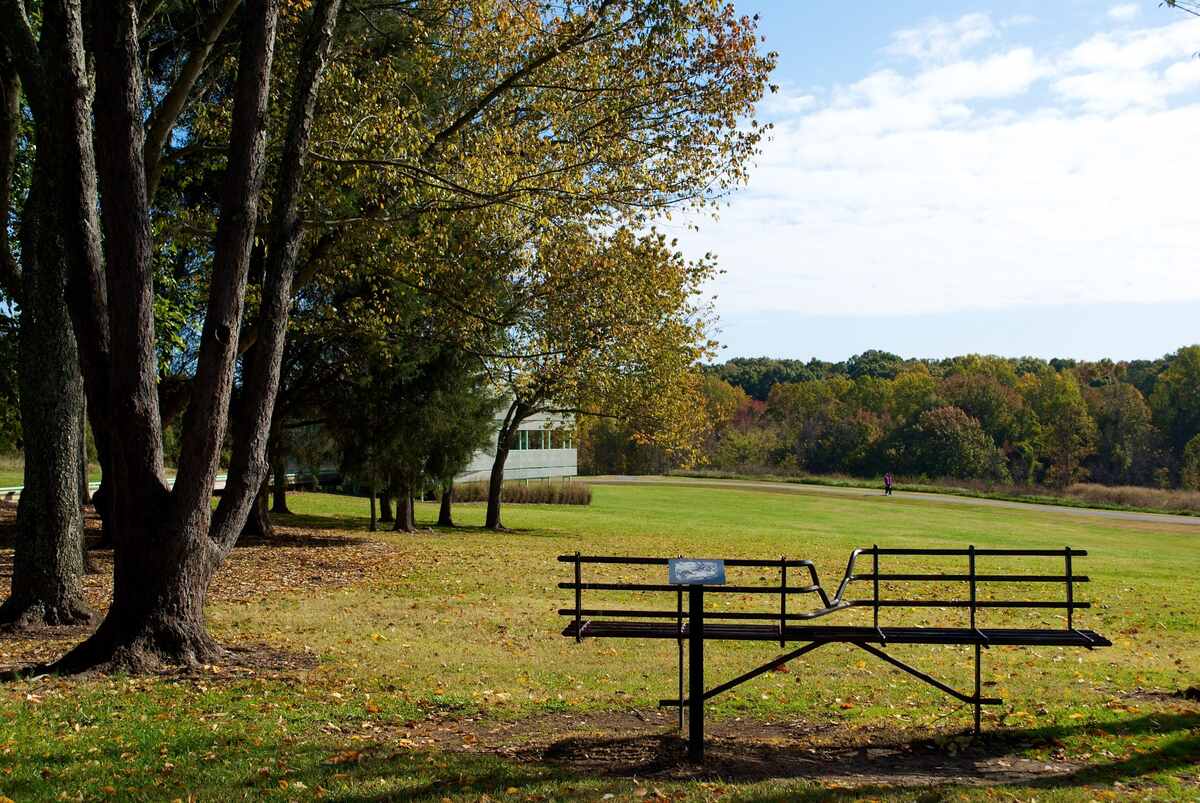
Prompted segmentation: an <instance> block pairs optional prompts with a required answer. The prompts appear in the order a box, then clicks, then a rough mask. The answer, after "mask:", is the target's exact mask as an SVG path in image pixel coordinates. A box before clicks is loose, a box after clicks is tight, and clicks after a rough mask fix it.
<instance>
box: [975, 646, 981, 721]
mask: <svg viewBox="0 0 1200 803" xmlns="http://www.w3.org/2000/svg"><path fill="white" fill-rule="evenodd" d="M982 649H983V648H982V647H981V646H980V645H978V644H976V645H975V735H976V736H978V735H979V725H980V719H981V707H982V706H981V704H980V702H979V700H980V697H981V694H980V693H981V690H982V686H983V684H982V683H980V676H979V673H980V668H979V661H980V655H981V652H982Z"/></svg>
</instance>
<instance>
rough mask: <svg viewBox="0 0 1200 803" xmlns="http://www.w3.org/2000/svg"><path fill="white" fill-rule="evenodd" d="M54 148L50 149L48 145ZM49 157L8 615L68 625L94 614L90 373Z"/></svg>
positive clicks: (29, 243)
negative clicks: (84, 492) (88, 590)
mask: <svg viewBox="0 0 1200 803" xmlns="http://www.w3.org/2000/svg"><path fill="white" fill-rule="evenodd" d="M47 150H48V149H47ZM48 158H49V153H47V154H46V155H45V156H43V157H40V158H39V160H38V161H39V163H40V164H38V166H37V167H36V168H35V177H34V182H35V183H36V184H37V187H36V189H35V190H34V193H33V196H34V197H32V198H31V199H30V200H29V204H28V206H27V208H26V210H25V220H24V221H23V226H22V229H23V230H22V246H23V247H22V249H21V250H22V268H23V271H22V278H23V288H22V294H21V319H20V332H19V336H20V357H19V367H18V370H19V372H20V373H19V382H20V396H21V429H22V433H23V436H24V441H25V479H24V487H23V488H22V489H21V498H20V501H19V502H18V505H17V540H16V548H15V551H14V555H13V573H12V586H11V592H10V595H9V598H8V600H7V601H6V602H5V603H4V604H3V606H0V622H5V623H9V624H14V625H16V626H19V627H20V626H33V625H40V624H49V625H67V624H76V623H79V622H87V621H90V620H91V618H92V612H91V610H90V609H89V608H88V605H87V602H86V600H85V599H84V596H83V568H84V561H83V549H84V544H83V513H82V509H81V508H80V505H79V472H80V467H79V453H80V444H81V441H82V439H83V431H82V429H81V428H80V418H79V411H80V409H81V406H82V403H83V378H82V376H81V375H80V373H79V355H78V352H77V350H76V344H75V334H74V331H73V329H72V328H71V320H70V316H69V315H68V312H67V306H66V301H65V296H64V287H65V283H66V273H67V271H66V267H67V266H66V258H65V255H64V254H63V252H62V247H61V240H60V235H59V226H58V224H57V222H56V215H57V208H58V201H57V197H56V196H57V193H56V191H55V190H56V185H55V184H54V183H53V180H52V174H51V170H52V167H51V166H50V165H47V164H46V163H45V161H44V160H45V159H48Z"/></svg>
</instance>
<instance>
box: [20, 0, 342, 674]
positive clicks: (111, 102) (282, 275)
mask: <svg viewBox="0 0 1200 803" xmlns="http://www.w3.org/2000/svg"><path fill="white" fill-rule="evenodd" d="M56 3H57V4H60V5H63V6H64V7H65V8H68V9H74V11H75V13H76V15H77V14H78V5H77V4H76V5H71V4H68V3H66V0H56ZM5 5H6V4H0V9H3V8H4V7H5ZM43 5H44V6H46V5H51V3H49V2H47V3H44V4H43ZM241 7H242V14H241V22H240V26H239V30H240V32H241V40H242V41H241V49H240V54H239V58H238V74H237V79H236V83H235V85H234V88H233V97H234V101H233V112H232V117H231V125H230V134H229V153H228V161H227V166H226V169H225V178H224V187H223V188H222V192H221V203H220V214H219V218H218V222H217V233H216V237H215V241H214V247H213V255H214V256H213V266H212V278H211V280H210V289H209V298H208V308H207V310H206V313H205V323H204V330H203V332H202V334H201V338H200V352H199V357H198V359H197V369H196V382H195V392H194V394H193V398H192V399H191V402H190V404H189V407H188V412H187V415H186V418H185V420H184V422H183V445H182V450H181V460H180V465H179V472H178V475H177V482H176V485H175V487H174V489H173V490H168V489H167V487H166V484H165V482H164V480H163V468H162V422H161V418H160V415H159V410H158V398H157V392H156V384H157V360H156V355H155V350H154V326H153V307H152V301H153V264H152V255H153V241H152V238H151V236H150V227H149V203H148V199H147V197H146V175H145V166H144V164H143V162H142V155H143V154H142V147H141V146H142V128H143V122H144V116H145V115H144V104H143V102H142V101H143V98H142V95H141V93H142V79H141V74H140V67H139V59H140V47H139V41H138V31H137V2H136V0H123V1H122V2H119V3H112V4H110V5H109V6H107V7H106V8H105V13H103V14H98V15H96V21H95V25H94V28H93V40H94V41H95V43H96V64H97V81H96V86H97V90H96V91H97V102H96V103H95V118H96V121H97V136H96V138H95V140H96V142H97V143H98V145H99V148H100V150H99V151H98V155H99V156H101V158H98V159H97V163H98V164H99V166H100V168H101V169H100V177H101V186H102V188H103V192H102V199H103V203H102V207H101V211H102V220H103V222H104V227H105V240H104V242H105V252H106V260H105V270H103V271H101V270H100V268H99V263H97V265H96V266H94V267H93V269H92V270H91V271H90V273H89V272H87V271H83V270H81V277H80V282H81V283H86V284H88V286H89V287H90V288H93V289H95V288H99V290H98V291H97V292H100V291H102V294H101V295H100V296H96V297H98V298H99V299H100V303H98V304H97V305H96V306H95V308H94V309H93V310H89V309H88V308H87V307H86V306H85V305H82V304H72V312H73V313H74V314H75V315H76V317H77V320H76V326H77V327H78V328H79V329H81V330H91V329H96V330H98V331H107V333H108V337H109V340H110V347H111V351H112V352H113V353H115V354H119V355H120V356H121V359H119V360H105V359H104V355H102V354H99V355H97V354H92V353H91V352H89V357H88V361H87V362H88V367H87V370H85V377H86V378H87V382H88V386H89V390H88V393H89V401H90V402H91V404H92V405H93V407H95V405H96V404H97V400H103V403H104V404H106V405H107V406H106V407H105V408H104V409H103V411H102V414H103V416H105V417H106V418H104V419H102V420H107V421H108V422H109V425H110V428H111V433H112V436H111V446H112V452H113V455H112V466H113V468H114V470H113V471H112V477H113V484H112V499H113V525H114V535H115V542H116V543H115V553H114V555H115V561H114V577H113V580H114V585H113V602H112V606H111V607H110V609H109V613H108V616H107V617H106V618H105V620H104V622H102V623H101V625H100V627H99V628H98V629H97V631H96V632H95V633H94V634H93V636H92V637H91V638H89V639H88V640H87V641H85V642H84V643H83V644H81V645H79V646H78V647H76V648H75V649H74V650H72V651H71V652H69V653H68V654H67V655H66V656H64V658H63V659H61V661H60V662H58V663H57V664H56V665H55V666H54V667H53V668H54V669H56V670H60V671H81V670H84V669H89V668H96V667H103V668H115V667H119V668H124V669H132V670H142V669H149V668H153V667H155V666H157V665H159V664H162V663H171V664H188V665H194V664H197V663H208V662H211V661H213V660H217V659H219V658H221V657H222V654H223V653H222V650H221V649H220V648H219V647H218V646H217V645H216V643H215V642H214V641H213V639H212V637H211V636H210V635H209V633H208V631H207V628H206V626H205V622H204V600H205V597H206V595H207V591H208V586H209V582H210V581H211V579H212V575H213V572H215V571H216V569H217V567H219V566H220V564H221V562H222V561H223V560H224V557H225V556H226V555H227V554H228V551H229V550H230V549H231V548H232V546H233V544H234V542H235V541H236V538H237V535H238V534H239V533H240V531H241V529H242V526H243V525H244V524H245V521H246V518H247V516H248V515H249V512H250V509H251V507H252V506H253V504H254V496H255V494H257V493H258V492H259V491H260V490H261V488H262V484H263V482H264V480H266V478H267V471H268V465H267V463H268V458H267V441H268V437H269V430H270V420H271V413H272V411H273V409H274V405H275V398H276V393H277V391H278V386H279V374H280V360H281V355H282V347H283V342H284V337H285V333H286V329H287V320H288V307H289V302H290V297H291V279H292V275H293V274H294V270H295V252H296V249H297V248H298V247H299V242H300V236H301V232H302V231H303V226H302V225H301V223H300V221H299V212H298V209H299V197H300V196H299V189H300V179H301V176H302V173H303V169H304V162H305V157H306V155H307V149H308V139H309V132H310V131H311V125H312V119H313V114H314V108H315V102H316V100H315V98H316V92H317V87H318V86H319V84H320V80H321V76H322V74H323V72H324V67H325V63H326V60H327V57H328V54H329V48H330V44H331V41H332V36H333V30H334V26H335V23H336V19H337V14H338V9H339V7H340V2H339V0H317V2H316V3H315V5H314V10H313V15H312V23H311V25H310V27H309V31H308V36H307V38H306V40H305V42H304V46H303V48H302V51H301V54H300V61H299V70H298V76H297V81H296V85H295V87H294V88H293V92H292V100H293V105H292V109H291V115H290V117H289V123H288V130H287V134H286V136H285V138H284V147H283V157H282V161H281V164H280V167H279V179H278V181H277V189H278V197H277V198H276V202H275V203H274V204H272V217H273V221H272V226H271V228H272V247H271V249H270V251H271V257H270V264H269V265H268V270H267V277H266V281H265V283H264V287H263V294H262V299H261V301H260V306H259V324H260V339H259V342H258V344H257V346H258V348H256V349H255V353H254V354H248V355H247V358H246V359H245V360H244V361H243V371H242V398H243V404H242V406H241V411H240V412H239V415H238V417H237V420H236V421H235V437H234V439H233V444H234V446H233V455H232V458H231V461H230V472H229V478H228V480H227V482H226V489H225V493H224V494H223V495H222V497H221V500H220V502H219V504H218V505H217V509H216V511H215V512H214V511H213V509H212V504H211V500H212V497H211V494H212V481H213V478H214V476H215V473H216V470H217V465H218V460H219V457H220V452H221V447H222V445H223V443H224V435H225V422H226V420H227V419H228V417H229V396H230V392H231V390H232V386H233V373H234V371H233V369H234V363H235V361H236V359H237V356H238V354H237V346H236V341H237V332H238V331H239V329H240V328H241V325H242V323H243V321H242V312H243V308H244V301H245V289H246V277H247V270H248V261H249V250H250V244H251V241H252V239H253V237H254V231H255V228H256V226H257V221H258V211H259V210H258V194H259V190H260V188H261V183H262V181H261V179H262V172H263V170H262V168H263V163H264V154H265V144H266V139H267V137H266V133H267V132H266V131H265V126H266V121H267V120H268V117H269V116H268V114H267V108H266V106H267V98H268V96H269V89H270V73H271V64H272V60H273V57H274V50H275V26H276V22H277V19H278V16H279V3H278V0H246V2H245V3H243V4H241ZM6 36H7V31H6ZM76 41H77V42H82V35H81V33H80V34H78V35H77V36H76ZM98 279H99V281H97V280H98ZM110 301H111V304H112V306H113V308H114V310H113V314H109V310H108V305H109V302H110ZM101 320H103V322H104V323H105V324H106V325H105V326H99V325H98V323H99V322H101ZM98 447H99V444H98ZM102 465H104V463H103V457H102ZM105 469H106V471H107V466H105Z"/></svg>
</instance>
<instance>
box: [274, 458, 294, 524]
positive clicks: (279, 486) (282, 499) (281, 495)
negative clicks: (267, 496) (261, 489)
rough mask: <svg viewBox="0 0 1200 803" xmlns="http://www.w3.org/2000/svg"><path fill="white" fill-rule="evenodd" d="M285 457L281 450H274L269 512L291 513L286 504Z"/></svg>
mask: <svg viewBox="0 0 1200 803" xmlns="http://www.w3.org/2000/svg"><path fill="white" fill-rule="evenodd" d="M286 458H287V456H286V454H285V453H284V451H283V449H276V450H275V454H274V457H273V459H272V461H271V478H272V481H273V483H272V486H271V512H272V513H291V512H292V511H291V510H289V509H288V503H287V459H286Z"/></svg>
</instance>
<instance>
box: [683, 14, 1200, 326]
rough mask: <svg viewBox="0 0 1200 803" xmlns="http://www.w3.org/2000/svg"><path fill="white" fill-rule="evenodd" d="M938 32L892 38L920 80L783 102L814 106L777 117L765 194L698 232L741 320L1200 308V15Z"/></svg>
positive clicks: (910, 77) (759, 177)
mask: <svg viewBox="0 0 1200 803" xmlns="http://www.w3.org/2000/svg"><path fill="white" fill-rule="evenodd" d="M973 16H977V15H973ZM938 25H939V26H942V27H940V28H938V31H943V30H945V31H960V32H961V31H970V30H983V29H984V27H983V26H981V25H980V24H979V23H978V21H975V22H970V23H963V22H962V21H961V20H960V21H958V22H957V23H938ZM922 30H925V31H927V33H926V35H924V38H921V37H919V36H916V35H915V34H914V35H911V36H909V35H907V32H906V35H905V36H898V37H897V39H896V40H894V42H904V43H906V46H910V45H911V47H910V50H911V51H912V52H911V54H910V55H912V56H913V58H916V59H918V61H917V63H915V64H914V65H913V67H912V68H911V69H908V70H901V69H898V68H894V69H887V70H879V71H876V72H873V73H870V74H868V75H866V76H864V77H862V78H861V79H860V80H858V81H855V82H854V83H851V84H849V85H846V86H842V87H839V88H835V89H834V90H831V91H830V92H828V93H820V94H818V95H813V94H811V93H800V92H794V91H785V93H784V94H785V96H786V97H783V98H780V99H779V100H777V101H775V108H778V109H785V108H788V107H789V106H790V105H794V106H795V108H796V109H797V111H794V112H790V113H784V114H780V115H779V116H778V117H775V118H774V119H775V122H776V130H775V138H774V140H773V141H771V142H769V143H767V145H766V146H765V149H764V153H763V157H762V159H761V161H760V165H759V167H758V168H757V169H756V171H755V173H754V175H753V177H752V180H751V183H750V188H749V190H748V191H745V192H743V193H741V194H739V195H737V196H735V197H734V198H733V200H732V203H731V205H730V207H729V208H728V209H726V210H724V211H723V212H722V216H721V220H720V222H719V223H716V224H712V223H704V224H702V226H701V231H700V232H699V233H698V234H688V235H686V236H685V237H684V243H685V246H686V247H687V249H688V250H689V251H691V252H693V253H696V254H699V253H703V252H705V251H714V252H716V253H718V254H719V256H720V259H721V264H722V266H723V267H725V268H726V269H727V271H728V273H727V274H726V275H725V276H724V277H722V278H721V279H720V280H719V281H718V282H717V284H716V286H715V288H714V289H715V290H716V291H717V292H718V293H719V295H720V298H721V302H720V303H721V308H722V309H723V310H725V311H726V312H729V313H731V314H736V313H742V312H753V311H764V310H776V311H795V312H799V313H805V314H829V315H854V314H864V315H865V314H898V313H919V312H934V311H949V310H962V309H978V308H1003V307H1009V306H1014V305H1026V304H1049V303H1071V302H1076V303H1098V302H1145V303H1155V302H1162V301H1181V300H1186V299H1200V271H1197V270H1195V267H1194V261H1195V260H1194V253H1195V231H1196V218H1195V211H1194V210H1195V205H1194V202H1193V199H1192V197H1191V196H1192V195H1193V187H1194V184H1195V182H1194V180H1193V178H1192V177H1194V176H1196V175H1200V149H1195V148H1190V147H1188V144H1187V143H1188V142H1190V139H1191V138H1192V132H1195V131H1200V60H1197V59H1194V58H1192V57H1191V53H1192V52H1193V51H1195V50H1196V49H1197V48H1200V22H1190V21H1183V22H1176V23H1173V24H1171V25H1167V26H1162V27H1159V28H1152V29H1146V30H1139V31H1130V32H1128V33H1125V34H1119V35H1118V34H1108V35H1105V36H1097V37H1091V38H1089V39H1088V40H1086V41H1084V42H1080V43H1079V44H1078V45H1077V46H1074V47H1070V48H1067V49H1065V50H1063V51H1061V52H1038V51H1036V50H1034V49H1033V48H1031V47H1012V46H1009V47H1006V48H1005V47H1001V46H1000V45H999V43H998V42H996V43H992V46H991V47H992V52H981V53H979V54H978V55H976V56H974V57H968V56H965V55H963V54H964V53H965V52H966V46H965V45H961V43H962V42H963V41H966V40H968V39H970V38H971V37H969V36H966V37H964V36H960V37H959V39H958V40H955V41H950V40H951V39H953V37H951V36H950V35H949V34H946V35H945V36H943V35H942V33H937V35H936V36H935V35H934V34H932V33H928V31H929V30H930V28H929V26H926V27H925V28H924V29H922ZM987 38H990V37H987ZM935 40H936V42H937V44H931V43H932V42H935ZM976 41H977V42H978V41H983V40H978V39H977V40H976ZM947 42H949V44H947ZM1184 43H1189V44H1188V45H1187V46H1185V44H1184ZM960 45H961V46H960ZM935 51H936V52H937V53H938V54H939V55H938V56H937V57H934V56H933V55H932V54H933V53H934V52H935ZM955 52H957V53H958V55H957V56H955V57H950V54H953V53H955ZM793 94H794V95H795V97H794V98H793V97H790V96H791V95H793ZM768 119H770V118H768Z"/></svg>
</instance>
